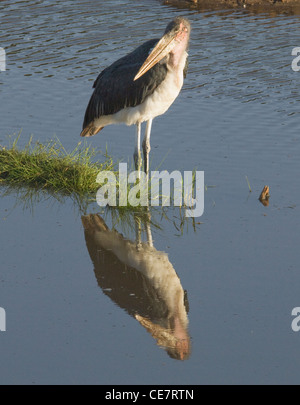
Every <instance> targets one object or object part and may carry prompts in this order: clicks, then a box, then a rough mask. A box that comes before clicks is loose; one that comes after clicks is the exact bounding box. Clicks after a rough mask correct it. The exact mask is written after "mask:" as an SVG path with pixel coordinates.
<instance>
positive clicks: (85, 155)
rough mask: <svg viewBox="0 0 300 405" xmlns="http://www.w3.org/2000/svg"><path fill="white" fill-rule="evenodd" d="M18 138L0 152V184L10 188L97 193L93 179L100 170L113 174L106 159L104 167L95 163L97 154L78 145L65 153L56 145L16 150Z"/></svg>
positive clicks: (30, 142) (53, 143) (30, 144)
mask: <svg viewBox="0 0 300 405" xmlns="http://www.w3.org/2000/svg"><path fill="white" fill-rule="evenodd" d="M17 142H18V138H17V139H16V140H15V141H14V142H13V143H12V145H11V146H10V147H9V148H6V147H2V148H1V149H0V182H1V183H4V184H6V185H9V186H13V187H16V186H27V187H33V188H37V189H44V190H45V189H46V190H49V191H51V192H58V193H60V194H63V195H71V194H77V195H78V196H84V195H86V194H91V193H96V191H97V189H98V188H99V184H97V183H96V181H95V180H96V177H97V174H98V173H99V171H100V170H113V162H112V160H111V159H110V158H109V157H108V156H105V162H104V163H94V162H93V158H94V157H95V155H96V154H97V153H96V151H95V149H93V148H91V147H82V146H81V145H80V144H78V145H77V147H76V148H75V149H74V150H73V151H72V152H67V151H66V150H65V149H64V147H63V146H62V144H61V143H60V142H59V141H51V142H49V143H48V144H46V145H43V144H41V143H39V142H35V143H33V142H32V139H30V141H29V142H28V144H27V145H26V146H25V148H24V149H22V150H19V148H18V147H17Z"/></svg>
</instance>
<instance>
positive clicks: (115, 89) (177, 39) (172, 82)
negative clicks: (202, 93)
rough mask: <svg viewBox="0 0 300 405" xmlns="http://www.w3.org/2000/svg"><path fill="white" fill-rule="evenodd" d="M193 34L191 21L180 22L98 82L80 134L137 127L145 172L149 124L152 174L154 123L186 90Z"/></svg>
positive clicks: (107, 71) (138, 160)
mask: <svg viewBox="0 0 300 405" xmlns="http://www.w3.org/2000/svg"><path fill="white" fill-rule="evenodd" d="M190 31H191V26H190V23H189V21H188V20H187V19H186V18H183V17H176V18H175V19H174V20H173V21H171V22H170V23H169V24H168V26H167V28H166V30H165V34H164V36H163V37H162V38H161V39H151V40H149V41H147V42H145V43H144V44H142V45H141V46H139V47H138V48H137V49H135V50H134V51H133V52H131V53H130V54H128V55H126V56H124V57H123V58H121V59H119V60H117V61H116V62H114V63H113V64H112V65H111V66H109V67H107V68H106V69H104V70H103V71H102V72H101V73H100V74H99V76H98V77H97V79H96V81H95V82H94V85H93V87H94V92H93V94H92V96H91V99H90V101H89V103H88V106H87V109H86V112H85V117H84V122H83V129H82V132H81V134H80V135H81V136H92V135H95V134H97V133H98V132H99V131H101V129H103V128H104V127H105V126H106V125H110V124H119V123H125V124H126V125H132V124H135V125H136V126H137V131H136V146H135V151H134V154H133V157H134V162H135V167H136V169H137V170H140V167H141V154H140V133H141V123H142V122H144V121H147V124H146V131H145V136H144V140H143V153H144V169H145V172H146V173H147V174H148V171H149V152H150V132H151V125H152V120H153V118H155V117H157V116H158V115H161V114H164V113H165V112H166V111H167V110H168V108H169V107H170V106H171V104H172V103H173V102H174V100H175V99H176V97H177V96H178V94H179V92H180V90H181V87H182V85H183V78H184V75H185V70H186V65H187V56H188V55H187V52H186V50H187V47H188V42H189V37H190Z"/></svg>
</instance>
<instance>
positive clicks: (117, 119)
mask: <svg viewBox="0 0 300 405" xmlns="http://www.w3.org/2000/svg"><path fill="white" fill-rule="evenodd" d="M182 85H183V77H182V71H179V72H178V73H175V72H174V71H169V72H168V73H167V75H166V78H165V80H164V81H163V82H162V83H161V84H160V85H159V86H158V87H157V89H156V90H155V91H154V93H153V94H151V96H148V97H147V98H146V99H145V101H144V102H143V103H142V104H140V105H138V106H136V107H127V108H124V109H123V110H121V111H119V112H117V113H115V114H111V115H106V116H102V117H100V118H98V119H97V120H95V124H96V125H97V126H99V127H104V126H106V125H110V124H121V123H124V124H126V125H133V124H137V123H139V122H144V121H148V120H149V119H153V118H155V117H157V116H158V115H162V114H164V113H165V112H166V111H167V110H168V108H169V107H170V106H171V104H173V102H174V100H175V99H176V97H177V96H178V94H179V92H180V90H181V88H182Z"/></svg>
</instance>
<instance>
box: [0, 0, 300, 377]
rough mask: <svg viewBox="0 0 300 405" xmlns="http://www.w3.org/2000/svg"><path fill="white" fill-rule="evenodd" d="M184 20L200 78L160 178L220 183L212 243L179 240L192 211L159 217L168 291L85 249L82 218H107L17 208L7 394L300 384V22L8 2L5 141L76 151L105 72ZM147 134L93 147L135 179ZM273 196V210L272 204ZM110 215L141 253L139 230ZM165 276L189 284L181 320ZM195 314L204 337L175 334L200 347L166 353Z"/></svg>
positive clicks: (8, 209)
mask: <svg viewBox="0 0 300 405" xmlns="http://www.w3.org/2000/svg"><path fill="white" fill-rule="evenodd" d="M178 14H180V15H185V16H186V17H188V18H189V19H190V21H191V24H192V28H193V30H192V37H191V44H190V49H189V55H190V58H189V72H188V76H187V78H186V80H185V84H184V88H183V90H182V92H181V94H180V96H179V97H178V99H177V100H176V102H175V103H174V104H173V105H172V107H171V108H170V110H169V111H168V112H167V113H166V114H165V115H164V116H162V117H158V118H157V119H155V120H154V123H153V129H152V134H151V147H152V150H151V157H150V159H151V167H153V168H157V167H160V170H162V169H165V170H168V171H169V172H170V171H172V170H180V171H183V170H193V169H194V168H197V169H198V170H204V172H205V184H206V186H207V188H206V193H205V208H204V214H203V216H202V217H200V218H196V222H198V224H196V230H194V228H193V224H192V223H191V222H190V221H189V222H188V223H185V224H184V225H183V230H182V232H181V230H180V223H181V220H180V218H179V213H178V212H177V211H173V210H171V209H170V210H169V211H167V212H166V214H167V216H168V218H169V219H161V212H160V211H155V212H153V213H152V219H153V221H154V222H155V223H156V224H159V225H160V229H159V228H157V227H152V237H153V241H154V249H155V250H153V251H152V258H153V260H154V258H157V257H160V258H163V260H167V263H168V264H167V267H166V266H164V267H163V266H162V267H160V266H158V267H159V269H158V271H157V273H158V274H159V277H161V282H157V284H156V288H154V290H153V286H151V285H150V286H149V282H148V281H147V270H145V267H144V268H143V269H142V268H139V269H136V268H135V269H132V268H130V266H129V265H128V262H126V260H128V259H126V257H124V255H123V256H122V257H121V254H120V252H121V251H123V250H124V252H128V250H126V247H125V246H127V245H124V246H123V245H122V246H123V247H122V249H123V250H121V248H120V247H119V248H118V249H116V251H117V253H116V255H114V254H113V249H114V248H112V247H110V248H109V254H108V255H107V254H106V252H105V250H103V246H102V245H101V243H103V242H102V241H100V240H99V238H98V239H97V238H96V240H94V242H93V243H91V240H90V239H87V234H86V233H85V231H84V227H83V223H82V218H81V217H82V215H85V217H86V216H87V215H89V214H91V213H94V212H96V211H100V209H99V207H97V206H96V207H95V206H94V205H91V206H89V207H87V208H86V209H85V210H80V209H79V207H78V206H76V204H75V205H74V204H73V202H72V201H71V200H69V199H65V200H64V201H63V202H54V201H53V199H52V198H50V197H49V198H48V199H47V198H45V197H44V198H43V197H41V198H40V200H38V201H36V200H35V199H34V198H33V200H32V198H31V199H30V198H27V199H26V198H25V197H24V195H22V194H21V195H19V196H18V195H17V192H13V193H11V194H9V195H7V196H3V197H2V198H1V200H0V214H1V215H0V218H1V232H0V235H1V236H0V238H1V243H0V252H1V253H0V254H1V258H2V260H1V272H0V280H1V283H0V291H1V293H0V307H2V308H4V309H5V311H6V318H7V322H6V323H7V331H6V332H0V342H1V343H0V353H1V363H0V364H1V365H0V383H2V384H6V383H9V384H15V383H21V384H42V383H44V384H53V383H64V384H65V383H71V384H87V383H91V384H95V383H96V384H158V383H159V384H205V383H208V384H213V383H220V384H233V383H237V384H239V383H253V384H266V383H271V384H279V383H282V384H286V383H298V382H299V377H298V374H299V371H300V362H299V360H298V356H297V352H298V347H299V339H300V333H296V332H293V330H292V328H291V322H292V319H293V317H292V316H291V311H292V309H293V308H294V307H298V306H300V298H299V285H300V276H299V271H298V262H299V254H298V245H299V225H300V220H299V199H300V191H299V187H298V185H299V181H298V180H297V179H298V175H299V169H300V164H299V154H300V142H299V119H300V116H299V111H300V110H299V98H300V96H299V90H298V88H299V86H298V83H299V78H300V72H294V71H293V70H292V68H291V62H292V60H293V56H292V55H291V52H292V49H293V48H294V47H296V46H300V31H299V17H296V16H284V15H278V16H276V17H270V16H269V15H266V14H256V15H254V14H251V13H247V12H246V11H245V12H232V11H230V12H229V11H224V12H220V11H218V12H213V11H207V12H205V11H204V12H197V10H188V9H183V10H179V9H176V8H175V7H172V6H168V5H162V4H161V3H160V2H157V1H154V0H149V1H146V2H137V1H129V0H124V1H117V0H112V1H109V2H108V1H105V2H104V1H78V2H71V1H60V2H57V1H52V2H50V1H48V2H47V1H31V2H28V1H17V2H13V3H12V2H8V1H2V2H1V3H0V19H1V28H0V47H2V48H4V49H5V50H6V57H7V66H6V67H7V70H6V71H1V72H0V99H1V110H0V111H1V127H0V143H1V145H7V144H8V139H7V135H9V134H12V133H18V132H19V131H20V130H22V134H21V137H20V140H19V143H20V146H22V145H24V144H25V143H27V141H28V139H29V137H30V135H31V134H33V135H34V139H36V140H40V141H41V142H46V141H47V140H49V139H51V138H53V137H54V136H55V135H56V136H57V137H58V138H59V139H60V140H61V142H62V143H63V145H64V146H65V147H66V149H68V150H71V149H73V148H74V147H75V146H76V145H77V143H78V141H79V133H80V130H81V124H82V119H83V114H84V111H85V108H86V104H87V102H88V100H89V97H90V94H91V86H92V83H93V80H94V79H95V77H96V76H97V74H98V73H99V72H100V71H101V70H102V69H103V68H104V67H106V66H107V65H109V64H110V63H111V62H113V61H114V60H116V59H117V58H118V57H119V56H122V55H124V54H126V53H127V52H129V51H130V50H132V48H134V47H135V46H137V45H139V44H140V43H141V42H143V41H145V40H147V39H149V38H152V37H159V36H160V35H161V34H162V33H163V31H164V29H165V26H166V24H167V23H168V22H169V20H170V19H171V18H173V17H174V16H175V15H178ZM134 135H135V129H134V128H133V127H125V126H111V127H107V128H105V130H103V131H102V132H101V134H99V135H97V136H96V137H95V138H93V139H90V140H89V141H88V143H91V144H92V145H93V146H96V147H99V148H101V149H102V150H105V148H106V145H107V148H108V152H109V154H111V155H112V156H113V158H114V159H115V160H118V159H121V160H123V161H128V162H129V163H130V164H131V162H132V153H133V146H134ZM246 176H247V179H248V181H249V183H250V187H251V192H249V187H248V184H247V180H246ZM266 184H267V185H269V187H270V194H271V197H270V201H269V206H263V205H262V204H261V203H260V202H259V201H258V196H259V194H260V192H261V190H262V188H263V186H264V185H266ZM101 216H102V217H103V218H104V221H105V222H106V224H107V226H108V227H109V228H111V227H115V229H116V231H117V232H118V233H122V234H123V236H124V238H126V239H129V240H131V241H132V243H134V242H135V240H136V232H135V224H134V219H133V218H126V219H124V218H121V219H120V220H118V218H117V215H115V217H113V218H112V217H111V215H110V213H105V212H101ZM83 222H84V219H83ZM142 225H143V224H141V226H142ZM98 231H99V229H98ZM110 235H111V233H110ZM142 236H143V240H144V241H145V240H146V232H143V233H142ZM100 239H101V238H100ZM112 239H113V241H111V243H113V244H114V243H115V242H114V240H115V239H116V240H120V239H118V234H117V233H115V238H112ZM121 240H122V239H121ZM100 245H101V246H100ZM91 246H92V247H91ZM113 246H114V245H113ZM143 246H144V245H143ZM92 252H96V253H97V252H98V253H97V255H96V256H95V255H94V254H93V253H92ZM159 252H161V253H159ZM162 252H166V253H167V254H168V259H166V256H165V255H164V253H162ZM118 254H119V256H120V257H118ZM124 254H125V253H124ZM126 254H127V253H126ZM145 256H147V255H146V254H145ZM150 257H151V255H150ZM122 260H123V261H122ZM137 260H138V261H139V260H140V259H137ZM128 266H129V267H128ZM170 266H171V267H170ZM136 267H138V265H137V264H136ZM163 268H168V269H169V270H170V272H171V273H172V270H171V268H173V269H175V271H176V273H177V275H178V278H175V279H174V282H175V284H176V286H177V287H178V289H179V290H178V291H180V294H182V293H184V291H185V293H184V295H185V303H186V305H185V306H183V305H181V306H180V308H181V312H180V314H181V315H180V316H179V315H178V314H179V310H178V311H177V312H176V311H175V312H172V310H171V303H172V302H175V301H174V299H175V298H174V297H172V296H171V297H170V296H167V292H168V291H172V289H171V288H170V290H167V292H163V288H162V286H163V285H164V283H165V282H166V281H165V280H166V279H167V280H169V278H170V277H166V278H163V274H164V273H163V270H162V269H163ZM141 274H142V275H141ZM172 274H173V273H172ZM119 279H120V283H119V284H118V280H119ZM137 279H138V280H139V281H138V282H137V281H136V280H137ZM132 280H135V281H134V282H133V281H132ZM138 283H140V284H138ZM150 284H151V283H150ZM141 285H142V286H143V288H142V287H141ZM164 294H165V295H164ZM170 295H171V294H170ZM162 302H164V303H165V304H161V303H162ZM178 302H179V301H178ZM187 302H188V305H187ZM147 303H148V304H147ZM180 303H181V304H182V300H181V299H180ZM156 305H157V306H156ZM145 308H146V309H145ZM147 308H148V309H147ZM149 308H150V309H149ZM153 311H154V312H153ZM168 314H169V315H170V314H171V315H172V314H173V315H172V316H171V315H170V316H169V318H172V322H171V324H168V322H167V320H168ZM174 314H175V315H174ZM177 315H178V318H176V316H177ZM185 316H187V317H188V327H187V328H185V327H183V328H179V329H178V328H177V329H176V333H178V334H179V336H182V334H183V335H184V339H185V340H184V341H183V342H184V344H183V345H181V346H180V347H179V348H178V347H177V349H176V350H175V351H174V350H171V349H170V347H169V348H168V349H166V347H165V346H164V344H167V343H169V344H170V345H172V344H173V343H174V329H175V328H174V324H176V325H177V326H178V324H180V320H181V321H182V320H183V319H184V317H185ZM174 319H175V320H174ZM176 319H179V321H178V322H177V321H176ZM176 322H177V323H176ZM182 323H184V322H183V321H182ZM157 325H158V326H157ZM170 325H171V326H170ZM181 326H182V325H181ZM170 342H171V343H170ZM172 342H173V343H172ZM176 356H177V357H179V358H183V359H184V361H180V360H177V359H175V358H174V357H176Z"/></svg>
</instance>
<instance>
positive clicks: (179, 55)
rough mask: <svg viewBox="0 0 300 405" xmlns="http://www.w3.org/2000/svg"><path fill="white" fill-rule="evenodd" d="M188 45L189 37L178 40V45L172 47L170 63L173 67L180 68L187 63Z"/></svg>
mask: <svg viewBox="0 0 300 405" xmlns="http://www.w3.org/2000/svg"><path fill="white" fill-rule="evenodd" d="M187 45H188V38H184V39H183V40H182V41H180V42H178V43H177V45H176V46H175V47H174V48H173V49H172V51H171V52H170V54H169V55H170V57H169V61H168V64H169V65H170V66H171V67H172V68H173V69H178V68H180V67H181V66H182V64H183V66H184V65H185V61H186V58H187V53H186V49H187Z"/></svg>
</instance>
